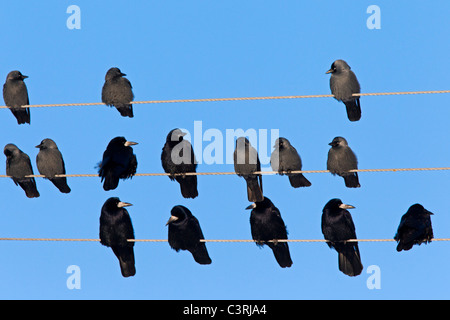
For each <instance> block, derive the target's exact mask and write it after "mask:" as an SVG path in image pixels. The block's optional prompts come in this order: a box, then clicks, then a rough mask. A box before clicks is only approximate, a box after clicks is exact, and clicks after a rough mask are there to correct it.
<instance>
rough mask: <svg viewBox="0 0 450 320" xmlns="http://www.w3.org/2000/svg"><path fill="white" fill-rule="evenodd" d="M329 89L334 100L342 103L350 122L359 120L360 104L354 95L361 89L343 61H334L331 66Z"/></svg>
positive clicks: (353, 74)
mask: <svg viewBox="0 0 450 320" xmlns="http://www.w3.org/2000/svg"><path fill="white" fill-rule="evenodd" d="M326 73H331V77H330V89H331V93H332V94H333V95H334V98H335V99H336V100H338V101H342V102H343V103H344V104H345V108H346V110H347V117H348V119H349V120H350V121H358V120H359V119H361V104H360V102H359V97H358V96H356V97H355V96H353V94H354V93H360V92H361V87H360V85H359V82H358V79H357V78H356V75H355V73H354V72H353V71H352V70H351V68H350V66H349V65H348V64H347V62H345V61H344V60H336V61H334V62H333V64H332V65H331V68H330V70H328V71H327V72H326Z"/></svg>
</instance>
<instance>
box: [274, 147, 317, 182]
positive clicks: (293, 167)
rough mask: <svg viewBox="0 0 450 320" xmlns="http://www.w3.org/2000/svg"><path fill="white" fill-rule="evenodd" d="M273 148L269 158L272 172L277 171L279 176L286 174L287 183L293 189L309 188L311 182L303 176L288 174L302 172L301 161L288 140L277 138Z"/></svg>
mask: <svg viewBox="0 0 450 320" xmlns="http://www.w3.org/2000/svg"><path fill="white" fill-rule="evenodd" d="M274 148H275V150H274V151H273V152H272V155H271V156H270V165H271V166H272V169H273V171H277V172H278V173H279V174H280V175H284V173H283V172H287V175H288V177H289V182H290V183H291V186H293V187H294V188H300V187H309V186H311V182H309V181H308V179H306V178H305V176H303V174H301V173H290V172H291V171H300V170H302V159H301V158H300V155H299V154H298V152H297V150H296V149H295V148H294V147H293V146H292V145H291V143H290V142H289V140H288V139H286V138H278V139H277V140H275V145H274Z"/></svg>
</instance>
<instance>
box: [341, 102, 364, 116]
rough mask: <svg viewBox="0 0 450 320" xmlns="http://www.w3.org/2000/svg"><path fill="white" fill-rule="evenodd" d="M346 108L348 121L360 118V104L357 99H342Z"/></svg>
mask: <svg viewBox="0 0 450 320" xmlns="http://www.w3.org/2000/svg"><path fill="white" fill-rule="evenodd" d="M344 103H345V108H346V109H347V117H348V120H350V121H358V120H359V119H361V106H360V104H359V99H354V100H348V101H344Z"/></svg>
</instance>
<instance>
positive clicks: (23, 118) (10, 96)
mask: <svg viewBox="0 0 450 320" xmlns="http://www.w3.org/2000/svg"><path fill="white" fill-rule="evenodd" d="M26 78H28V76H24V75H23V74H22V73H20V71H17V70H14V71H11V72H10V73H8V75H7V77H6V82H5V84H4V85H3V100H4V101H5V104H6V106H7V107H8V108H9V110H11V112H12V114H13V115H14V117H16V120H17V123H18V124H24V123H28V124H29V123H30V108H23V107H22V106H26V105H29V104H30V101H29V99H28V90H27V86H26V85H25V82H24V81H23V80H24V79H26Z"/></svg>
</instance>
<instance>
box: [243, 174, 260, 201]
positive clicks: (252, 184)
mask: <svg viewBox="0 0 450 320" xmlns="http://www.w3.org/2000/svg"><path fill="white" fill-rule="evenodd" d="M245 181H246V182H247V197H248V201H250V202H260V201H263V200H264V196H263V192H262V187H260V185H259V184H258V178H257V177H250V178H247V179H246V180H245Z"/></svg>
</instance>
